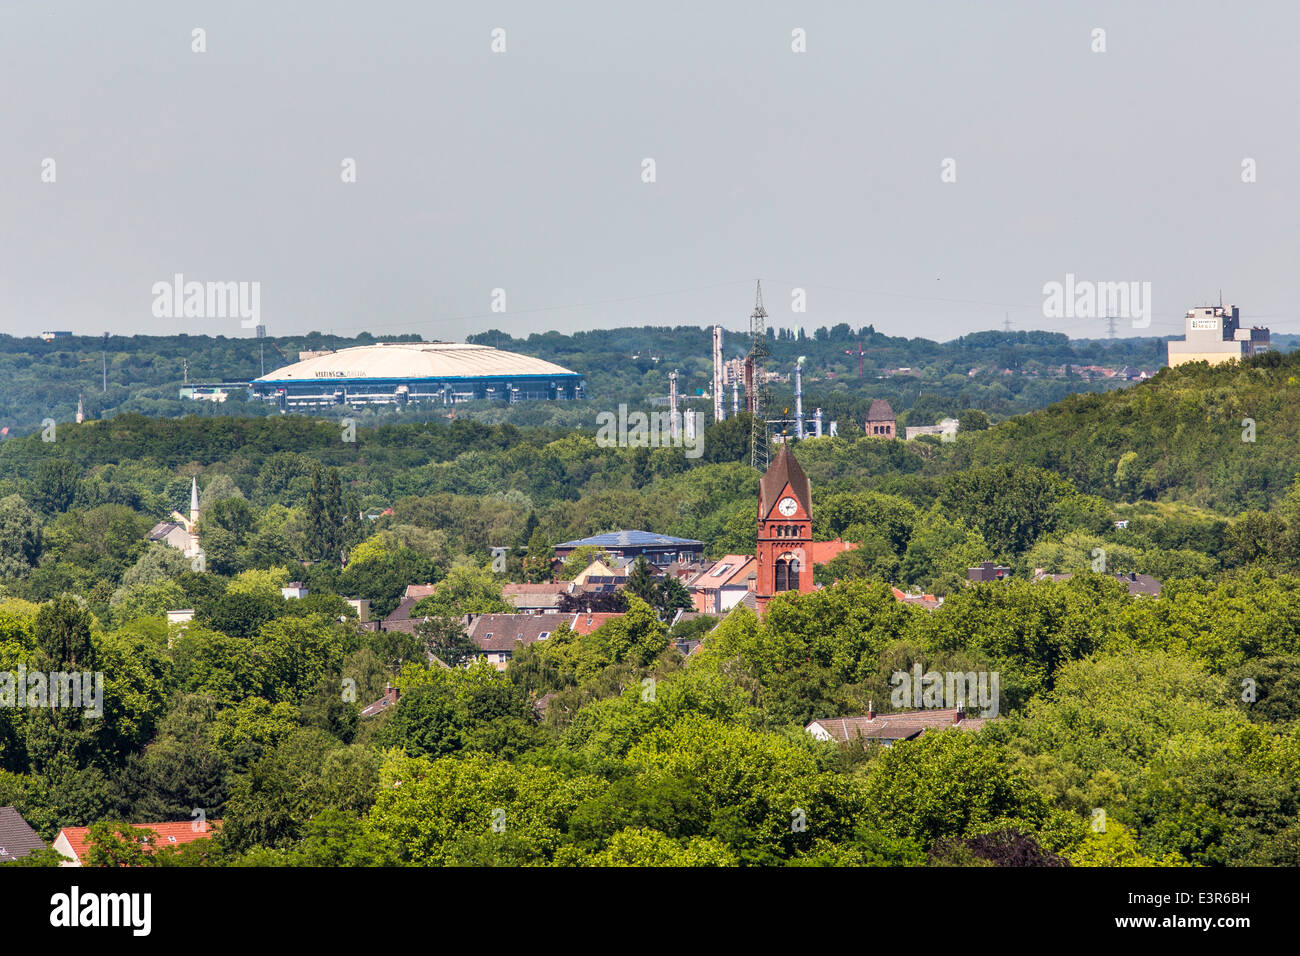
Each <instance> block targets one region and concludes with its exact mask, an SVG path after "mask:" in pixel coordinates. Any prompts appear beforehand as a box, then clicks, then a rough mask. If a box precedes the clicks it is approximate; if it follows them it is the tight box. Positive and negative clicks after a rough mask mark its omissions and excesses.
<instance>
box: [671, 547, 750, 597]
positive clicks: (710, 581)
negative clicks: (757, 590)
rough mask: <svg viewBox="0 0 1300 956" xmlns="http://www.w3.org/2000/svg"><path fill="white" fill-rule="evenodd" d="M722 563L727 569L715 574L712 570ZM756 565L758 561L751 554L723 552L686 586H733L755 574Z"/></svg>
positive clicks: (697, 587)
mask: <svg viewBox="0 0 1300 956" xmlns="http://www.w3.org/2000/svg"><path fill="white" fill-rule="evenodd" d="M724 565H726V566H727V570H726V571H723V572H722V573H721V574H720V575H715V574H714V572H715V571H718V570H719V569H721V568H722V567H723V566H724ZM757 565H758V561H757V559H756V558H755V557H754V556H753V555H752V554H725V555H723V556H722V557H721V558H720V559H718V560H717V561H715V562H714V563H713V564H710V565H709V566H708V567H706V568H705V569H704V570H702V571H701V572H700V573H699V574H697V575H696V576H695V577H693V578H692V579H691V580H690V581H689V582H687V585H686V586H687V587H688V588H694V589H697V590H698V589H702V588H703V589H709V590H712V589H714V588H723V587H734V586H735V585H737V584H744V583H745V579H746V578H747V577H749V576H750V575H754V574H756V573H757Z"/></svg>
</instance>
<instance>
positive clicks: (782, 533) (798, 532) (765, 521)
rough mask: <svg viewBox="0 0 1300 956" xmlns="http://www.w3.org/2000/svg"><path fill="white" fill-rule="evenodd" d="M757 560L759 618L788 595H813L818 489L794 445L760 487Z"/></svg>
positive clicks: (786, 448) (780, 456)
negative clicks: (778, 598) (770, 604)
mask: <svg viewBox="0 0 1300 956" xmlns="http://www.w3.org/2000/svg"><path fill="white" fill-rule="evenodd" d="M756 556H757V558H758V572H757V575H756V577H755V581H754V600H755V604H756V606H757V609H758V612H759V614H762V613H763V611H764V610H766V608H767V602H768V601H769V600H771V598H772V597H774V596H775V595H777V594H779V593H781V592H782V591H800V592H802V593H804V594H807V593H808V592H810V591H812V589H813V579H812V564H813V562H812V487H811V485H810V483H809V481H808V476H807V475H805V474H804V473H803V469H802V468H800V467H799V462H798V461H797V460H796V459H795V457H794V455H793V454H791V452H790V446H789V445H785V444H783V445H782V446H781V450H780V451H779V452H778V453H777V456H776V460H775V461H773V462H772V465H771V467H770V468H768V469H767V473H766V474H765V475H763V478H762V480H761V481H760V482H759V485H758V549H757V552H756Z"/></svg>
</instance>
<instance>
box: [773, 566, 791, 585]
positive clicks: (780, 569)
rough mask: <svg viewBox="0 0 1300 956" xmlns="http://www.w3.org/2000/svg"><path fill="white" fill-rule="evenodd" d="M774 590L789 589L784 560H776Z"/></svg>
mask: <svg viewBox="0 0 1300 956" xmlns="http://www.w3.org/2000/svg"><path fill="white" fill-rule="evenodd" d="M774 590H777V591H788V590H790V584H789V574H788V568H787V566H786V562H785V561H778V562H776V587H775V589H774Z"/></svg>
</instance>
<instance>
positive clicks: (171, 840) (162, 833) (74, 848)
mask: <svg viewBox="0 0 1300 956" xmlns="http://www.w3.org/2000/svg"><path fill="white" fill-rule="evenodd" d="M131 826H132V827H133V828H135V829H137V830H153V831H154V833H156V834H157V838H156V839H155V841H154V843H153V848H152V849H147V852H150V853H152V852H154V850H156V849H158V848H159V847H165V846H183V845H184V844H186V843H193V842H194V841H195V840H205V839H207V838H208V837H210V836H212V835H213V832H214V831H215V829H216V828H217V827H220V826H221V821H220V820H213V821H212V822H211V823H206V822H203V821H197V820H194V821H191V820H186V821H185V822H184V823H132V824H131ZM89 836H90V827H64V828H63V829H62V830H60V831H59V835H58V836H57V837H55V838H54V849H56V850H58V851H59V852H60V853H62V854H63V855H64V856H65V857H67V860H66V861H65V862H63V863H60V864H59V865H60V866H84V865H85V862H86V857H87V852H88V850H89V841H88V838H89Z"/></svg>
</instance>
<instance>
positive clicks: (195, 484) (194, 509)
mask: <svg viewBox="0 0 1300 956" xmlns="http://www.w3.org/2000/svg"><path fill="white" fill-rule="evenodd" d="M186 530H187V531H189V533H190V546H189V547H188V548H187V549H186V550H185V556H186V557H187V558H192V557H194V555H196V554H198V553H199V479H198V478H197V477H195V478H192V479H190V526H189V527H188V528H187V529H186Z"/></svg>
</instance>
